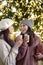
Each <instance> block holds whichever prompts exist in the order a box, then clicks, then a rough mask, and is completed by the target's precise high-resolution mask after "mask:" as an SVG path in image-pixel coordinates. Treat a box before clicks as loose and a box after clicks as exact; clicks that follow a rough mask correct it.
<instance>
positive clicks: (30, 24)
mask: <svg viewBox="0 0 43 65" xmlns="http://www.w3.org/2000/svg"><path fill="white" fill-rule="evenodd" d="M20 23H21V24H25V25H27V26H29V27H30V28H32V27H33V25H34V22H33V21H32V20H31V19H29V20H22V21H20Z"/></svg>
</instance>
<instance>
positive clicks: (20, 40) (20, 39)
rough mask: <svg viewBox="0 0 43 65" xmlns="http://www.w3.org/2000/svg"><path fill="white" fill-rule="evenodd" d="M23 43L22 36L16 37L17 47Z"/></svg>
mask: <svg viewBox="0 0 43 65" xmlns="http://www.w3.org/2000/svg"><path fill="white" fill-rule="evenodd" d="M22 43H23V39H22V35H19V36H17V37H16V42H15V46H17V47H20V46H21V45H22Z"/></svg>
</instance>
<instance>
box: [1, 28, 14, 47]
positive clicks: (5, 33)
mask: <svg viewBox="0 0 43 65" xmlns="http://www.w3.org/2000/svg"><path fill="white" fill-rule="evenodd" d="M2 34H3V36H4V40H5V41H6V42H7V43H8V44H9V45H10V46H11V47H13V46H14V41H12V40H11V39H10V38H9V29H6V30H4V31H2V32H0V35H2Z"/></svg>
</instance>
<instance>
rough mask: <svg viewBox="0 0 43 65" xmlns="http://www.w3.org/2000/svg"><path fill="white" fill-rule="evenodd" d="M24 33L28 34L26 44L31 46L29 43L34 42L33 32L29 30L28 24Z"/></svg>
mask: <svg viewBox="0 0 43 65" xmlns="http://www.w3.org/2000/svg"><path fill="white" fill-rule="evenodd" d="M26 34H28V35H29V42H28V45H29V46H31V45H32V44H33V43H34V38H35V34H34V32H33V31H32V30H31V28H30V27H29V26H28V30H27V32H26ZM21 35H22V36H23V38H24V34H22V33H21Z"/></svg>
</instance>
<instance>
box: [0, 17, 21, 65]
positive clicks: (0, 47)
mask: <svg viewBox="0 0 43 65" xmlns="http://www.w3.org/2000/svg"><path fill="white" fill-rule="evenodd" d="M12 32H14V31H13V22H12V20H11V19H9V18H6V19H3V20H1V21H0V65H16V56H17V54H18V48H19V47H20V46H21V44H22V41H21V40H22V37H21V36H20V41H19V40H18V41H16V42H14V41H13V40H11V39H10V36H9V35H10V34H12Z"/></svg>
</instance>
